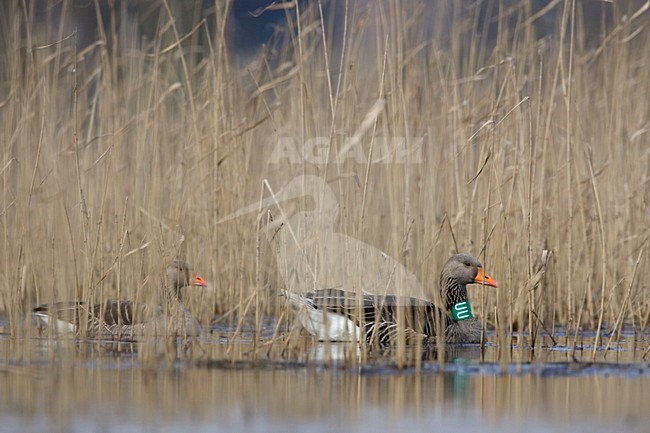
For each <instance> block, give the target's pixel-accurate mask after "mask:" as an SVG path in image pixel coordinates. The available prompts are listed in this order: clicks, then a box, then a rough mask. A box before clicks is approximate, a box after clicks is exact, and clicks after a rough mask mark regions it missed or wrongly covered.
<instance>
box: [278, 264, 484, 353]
mask: <svg viewBox="0 0 650 433" xmlns="http://www.w3.org/2000/svg"><path fill="white" fill-rule="evenodd" d="M440 283H441V289H440V290H441V299H442V300H443V301H444V302H445V304H446V305H445V309H444V310H441V309H440V308H438V307H437V306H436V305H435V304H434V303H433V302H430V301H426V300H422V299H418V298H414V297H405V296H392V295H387V296H381V295H370V294H356V293H354V292H350V291H346V290H344V289H342V288H330V289H320V290H316V291H314V292H309V293H305V294H297V293H291V292H285V296H286V297H287V299H288V301H289V303H290V304H291V305H292V306H293V307H294V308H295V309H297V311H298V320H299V321H300V323H301V325H302V326H303V328H304V329H305V330H306V331H307V332H308V333H310V334H311V335H313V336H315V337H317V338H318V339H319V340H323V341H324V340H330V341H354V340H357V339H359V338H365V339H366V340H367V341H369V342H372V341H378V342H380V343H385V342H387V341H390V339H391V338H393V337H394V336H396V335H397V334H398V333H403V334H404V335H406V336H407V337H409V336H412V337H415V336H418V337H422V338H424V339H431V338H435V337H437V336H441V335H442V334H444V338H445V341H446V342H447V343H476V342H479V341H480V338H481V323H480V322H479V321H478V319H476V318H474V317H473V315H472V312H471V307H470V305H469V300H468V297H467V287H466V286H467V285H468V284H484V285H486V286H492V287H497V283H496V281H495V280H494V279H493V278H492V277H490V276H489V275H487V274H485V273H484V272H483V266H482V265H481V263H480V262H479V261H478V260H477V259H476V258H474V257H473V256H471V255H469V254H456V255H454V256H452V257H451V258H450V259H449V260H448V261H447V263H446V264H445V266H444V267H443V270H442V272H441V276H440ZM439 326H441V327H443V328H444V331H443V330H441V331H442V332H439V330H438V327H439Z"/></svg>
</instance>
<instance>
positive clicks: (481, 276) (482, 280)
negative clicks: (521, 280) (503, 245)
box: [474, 268, 499, 287]
mask: <svg viewBox="0 0 650 433" xmlns="http://www.w3.org/2000/svg"><path fill="white" fill-rule="evenodd" d="M474 282H475V283H476V284H485V285H486V286H492V287H499V286H497V282H496V281H495V279H494V278H492V277H491V276H489V275H488V274H486V273H485V272H483V268H478V272H477V273H476V278H474Z"/></svg>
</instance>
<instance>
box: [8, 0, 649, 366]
mask: <svg viewBox="0 0 650 433" xmlns="http://www.w3.org/2000/svg"><path fill="white" fill-rule="evenodd" d="M218 3H219V2H218ZM570 6H571V2H561V5H559V6H558V8H561V10H562V11H563V12H562V13H559V14H558V20H559V21H558V23H557V28H556V31H555V32H554V36H553V37H549V38H546V39H544V40H538V39H536V38H535V34H534V27H533V26H534V21H535V20H534V19H533V18H531V17H530V15H528V12H527V11H526V10H525V9H526V8H513V9H509V10H508V13H503V14H502V15H500V18H499V20H498V26H496V27H495V28H498V30H497V32H496V35H495V37H494V38H493V39H490V41H488V39H487V38H484V37H483V34H482V33H481V32H480V31H479V29H478V28H477V27H476V25H477V24H475V23H477V22H478V19H476V20H474V19H473V18H477V17H473V18H472V13H473V12H472V11H471V10H469V11H465V12H464V14H465V15H462V16H461V15H458V14H457V12H455V11H452V10H445V13H444V14H443V13H440V10H438V11H437V12H436V14H435V16H433V17H431V16H430V15H429V14H428V12H427V11H426V10H425V11H420V12H421V13H418V14H409V13H405V12H404V11H405V10H407V9H408V7H404V8H405V9H404V10H403V9H402V7H401V6H397V5H369V6H368V9H367V10H364V11H362V12H359V11H358V10H357V9H355V8H352V7H351V9H350V10H349V11H348V13H347V14H346V15H345V17H343V16H336V17H334V20H339V21H341V20H344V18H345V19H346V20H344V22H345V23H346V25H347V28H346V31H345V32H337V33H334V32H332V31H331V30H330V27H329V26H328V25H327V22H328V19H329V17H324V18H323V17H321V16H320V15H319V8H318V7H307V8H306V9H305V7H304V6H303V7H302V8H301V9H300V10H297V9H294V10H291V11H290V13H289V15H290V16H291V18H290V22H291V25H290V26H289V28H288V29H285V30H283V31H281V32H280V33H278V35H277V37H276V38H275V39H274V41H273V43H272V44H271V45H270V46H269V48H268V49H266V50H264V51H263V52H262V53H261V54H260V55H259V57H258V58H256V59H255V62H253V63H251V64H249V65H247V66H246V67H245V68H239V67H237V66H236V65H235V63H236V62H234V61H233V60H232V58H233V57H232V53H229V52H228V41H227V38H226V37H225V36H224V32H223V31H218V30H219V29H222V28H223V26H222V24H221V23H223V22H224V20H225V18H226V13H227V7H226V4H225V2H224V3H223V4H222V3H219V4H218V5H217V6H216V9H215V11H214V14H215V16H214V17H212V18H211V19H214V20H215V22H216V23H218V25H217V26H216V28H217V31H216V32H215V33H214V35H213V37H212V38H211V39H210V40H204V42H203V44H202V47H203V49H204V54H203V56H201V57H197V56H196V55H195V54H193V53H194V52H193V51H192V47H193V44H196V43H197V41H198V40H199V39H203V35H204V34H205V32H206V30H207V27H205V26H200V25H199V26H198V27H195V28H194V32H193V33H188V35H187V37H185V35H183V34H180V33H179V32H178V29H176V28H175V27H173V26H170V25H169V24H171V23H172V22H173V21H172V20H171V17H170V15H168V9H166V8H164V7H161V8H160V9H159V10H158V11H157V12H158V13H159V14H160V19H161V23H162V24H161V25H160V27H159V29H158V30H156V33H155V38H154V39H153V40H151V41H146V40H143V41H142V42H139V41H138V38H135V37H134V38H129V37H128V35H131V34H137V29H135V28H131V27H130V26H131V25H132V24H130V23H129V21H128V20H123V22H122V28H120V29H119V31H116V27H110V28H107V29H105V30H103V31H99V35H98V41H97V43H94V44H90V45H88V46H86V47H80V46H78V45H77V44H76V39H75V35H74V34H73V35H72V36H71V37H68V34H66V31H65V30H64V26H61V27H54V26H52V25H51V24H45V25H43V24H42V23H37V22H36V21H34V20H33V19H32V18H31V15H30V14H29V13H23V12H25V11H22V9H21V8H22V6H17V8H18V9H19V10H20V11H19V12H20V13H18V14H17V15H16V19H9V18H6V17H5V18H2V19H3V26H4V27H3V28H4V29H5V32H4V33H5V34H7V35H8V37H7V38H5V39H4V41H3V42H2V43H3V44H4V46H3V51H4V52H6V53H8V54H7V56H6V57H5V61H4V62H3V64H2V66H1V69H0V77H1V78H2V82H3V83H4V84H3V86H2V91H1V92H2V93H1V94H2V98H1V101H0V116H1V118H0V119H1V120H0V122H1V124H2V125H3V128H2V129H1V130H0V136H1V140H0V141H1V142H2V143H4V147H3V153H2V158H1V161H0V176H1V178H2V188H1V189H0V190H1V192H0V194H1V197H2V199H1V200H0V203H1V205H0V225H1V227H2V234H3V235H2V247H1V248H0V260H1V263H2V279H1V286H0V310H1V311H2V312H3V313H4V314H6V315H7V317H8V327H7V332H8V333H10V334H12V335H18V336H21V335H29V334H30V332H31V331H30V330H29V329H31V328H30V327H29V326H24V325H29V321H28V320H27V317H28V313H29V310H30V309H31V307H33V306H34V305H36V304H37V303H40V302H50V301H52V300H67V299H81V300H85V301H92V302H97V301H99V300H102V299H106V298H122V299H134V300H138V301H141V300H147V299H149V298H151V297H153V296H154V293H157V288H158V283H159V281H158V279H157V277H156V275H157V273H158V272H159V269H160V267H161V266H162V264H163V263H166V262H167V261H168V260H169V258H171V257H174V256H178V255H180V256H184V257H187V258H188V259H189V260H190V261H191V262H192V263H193V264H194V266H195V268H196V269H197V270H198V271H200V272H201V274H203V275H205V276H207V277H209V279H211V280H212V281H213V282H214V284H215V288H214V289H215V290H214V291H206V290H201V291H193V292H189V293H187V298H188V304H189V306H190V307H191V308H192V309H193V311H194V312H195V314H196V315H198V317H199V318H200V319H201V321H202V323H203V324H205V325H208V324H209V323H210V320H211V319H212V317H213V315H214V313H215V312H232V314H230V315H229V316H228V317H227V318H225V319H224V320H225V322H227V323H229V324H232V325H233V326H236V322H235V320H234V319H235V318H236V317H238V316H244V315H245V316H247V317H251V318H254V319H258V320H257V322H256V323H258V325H257V326H256V330H255V332H256V333H257V335H259V334H260V333H261V331H262V324H261V323H262V322H261V318H263V317H267V316H275V317H278V318H279V322H278V323H282V326H281V327H278V328H277V330H276V332H274V335H273V336H272V337H270V338H268V337H267V338H265V339H262V340H260V342H259V344H258V346H256V349H255V351H254V353H255V354H256V356H259V355H260V354H263V353H265V352H266V351H267V350H268V347H269V345H272V346H275V345H276V344H279V345H284V346H285V348H286V349H291V348H295V347H300V344H301V342H300V339H299V338H297V337H295V336H296V335H297V331H294V333H291V334H285V333H282V332H281V331H280V330H281V329H284V327H285V326H286V325H287V324H288V325H291V324H292V323H293V315H292V313H291V312H290V311H289V309H288V308H287V306H286V305H285V304H284V303H283V302H282V300H281V299H279V298H278V296H277V293H278V290H277V289H278V288H282V287H284V281H283V279H282V278H281V275H282V272H279V271H278V269H277V267H278V266H279V264H278V262H277V260H276V259H275V257H274V254H273V252H274V250H273V244H272V243H271V244H268V243H266V238H265V236H262V234H261V232H262V226H263V225H264V222H263V221H262V219H263V218H262V217H259V218H258V219H257V220H256V219H255V213H253V215H249V216H242V217H240V218H237V219H233V220H230V221H227V222H224V223H221V224H217V222H218V221H220V220H221V219H222V218H223V217H224V216H226V215H228V214H230V213H232V212H235V211H237V210H238V209H240V208H241V207H242V206H245V205H247V204H249V203H251V202H253V201H255V200H257V199H259V198H260V197H262V198H265V197H268V195H269V191H268V190H267V189H265V188H264V187H263V182H262V179H268V182H269V185H271V186H272V187H274V188H278V187H279V186H280V185H283V184H285V183H286V182H288V181H290V180H291V179H294V178H295V177H297V176H298V175H304V174H313V175H316V176H319V177H321V178H323V179H326V180H328V181H330V182H329V183H328V185H329V186H330V187H331V188H332V190H333V191H334V192H335V194H336V196H337V197H336V199H337V201H338V207H339V208H338V219H337V220H336V222H335V226H334V228H333V229H334V230H335V231H336V232H338V233H343V234H345V235H346V236H349V237H353V238H356V239H360V240H363V242H365V243H367V244H370V245H372V246H374V247H376V248H378V249H380V250H383V251H385V252H386V253H387V254H388V255H390V256H391V257H394V258H396V259H398V260H399V261H400V263H402V264H404V266H406V268H407V269H408V270H409V271H410V272H412V273H413V274H415V275H416V276H417V278H418V280H419V281H420V282H421V284H422V286H423V287H424V288H425V289H426V290H427V293H428V294H429V296H430V297H431V299H434V300H435V299H436V298H437V296H438V295H437V291H438V287H437V284H438V272H439V270H440V268H441V266H442V265H443V263H444V261H445V260H446V259H447V257H448V256H449V255H450V253H451V252H454V251H468V252H472V253H474V254H475V255H477V256H478V257H479V258H480V259H481V261H482V262H483V263H484V265H485V266H486V269H489V271H490V273H491V274H492V275H493V276H494V277H495V278H496V279H497V280H498V281H499V283H500V288H499V289H497V290H481V289H474V290H471V291H470V297H471V300H472V304H473V309H474V312H475V314H476V315H477V316H479V317H480V318H481V319H482V321H483V323H484V324H485V325H486V327H488V329H492V328H494V329H495V330H496V333H497V336H498V338H499V341H500V342H501V343H502V344H504V345H506V344H508V343H509V341H510V337H509V336H508V335H507V334H508V333H510V332H515V331H523V332H519V333H518V334H516V335H518V336H517V337H516V338H515V342H516V343H518V344H520V345H523V344H530V342H531V340H532V341H534V340H535V336H536V335H537V334H538V333H540V332H544V330H548V331H549V332H551V333H552V332H554V331H553V330H554V329H555V328H556V327H562V328H564V329H566V330H567V331H568V332H567V335H568V337H566V339H565V340H564V341H562V343H563V344H567V345H570V344H571V342H573V341H575V338H576V337H574V336H576V335H577V334H578V333H579V331H580V330H582V329H592V330H594V329H607V330H611V331H613V332H614V334H612V335H615V337H614V338H618V337H616V336H620V330H621V329H622V326H624V325H628V326H630V325H631V326H633V327H634V329H637V330H643V329H646V327H647V322H648V317H650V314H649V311H650V297H649V296H648V293H649V291H648V290H647V287H648V286H647V283H646V282H645V281H644V280H643V279H642V278H641V277H640V275H639V273H638V272H636V269H637V268H638V269H647V268H648V267H649V264H650V262H649V260H650V259H649V258H648V254H647V252H646V251H647V240H648V236H649V235H650V232H649V231H648V227H650V219H649V218H650V216H649V215H650V211H649V210H648V200H649V199H650V195H649V193H648V191H649V190H650V188H649V187H648V179H649V176H650V159H649V158H650V155H649V154H648V146H647V137H648V131H647V130H648V111H649V109H648V98H647V95H648V94H650V89H649V88H648V86H650V77H649V76H648V71H650V65H649V64H648V63H649V62H650V60H649V54H650V52H649V50H650V48H649V47H650V43H649V42H650V41H649V38H650V34H649V32H648V29H647V28H645V27H643V26H642V25H641V23H640V21H641V20H642V19H644V18H643V17H646V15H647V14H646V13H643V12H640V13H639V14H636V15H635V13H634V11H632V12H631V13H629V14H628V19H627V20H623V19H622V15H621V14H622V12H621V11H617V12H614V18H615V19H614V23H615V24H614V27H613V28H609V29H606V30H603V34H602V37H601V38H600V39H598V40H597V42H596V43H595V45H593V39H592V40H591V41H589V42H590V43H591V44H592V45H587V43H586V41H585V39H584V36H585V32H584V27H583V26H584V24H583V23H582V21H581V20H580V15H579V14H578V13H577V12H576V11H574V10H572V9H571V7H570ZM409 7H410V6H409ZM442 9H445V8H444V7H442ZM450 9H453V8H451V7H450ZM27 12H28V11H27ZM619 12H620V14H619ZM476 13H478V12H476ZM296 14H300V17H299V19H296V17H295V15H296ZM617 14H618V15H617ZM26 17H27V18H26ZM442 17H445V20H447V19H449V20H451V21H450V22H448V25H445V26H439V27H438V26H436V25H434V24H436V23H440V21H441V20H442V19H443V18H442ZM321 18H323V19H322V20H321ZM107 19H108V20H109V21H110V20H111V19H113V20H114V19H115V17H114V16H112V17H108V18H107ZM26 20H27V21H26ZM432 23H433V24H432ZM438 28H446V29H449V32H450V33H449V34H447V35H443V34H441V33H439V32H438V31H437V30H436V29H438ZM319 137H320V138H319ZM323 137H324V140H323V139H322V138H323ZM314 138H319V139H318V140H314ZM310 140H311V141H310ZM278 143H283V146H284V147H282V146H280V147H278ZM323 143H325V144H323ZM417 145H421V146H420V147H418V146H417ZM287 146H288V147H287ZM391 146H393V147H391ZM395 146H397V147H395ZM400 146H401V147H400ZM278 149H279V150H278ZM305 149H307V150H309V151H310V152H312V153H311V154H304V153H303V152H304V151H305ZM391 151H395V152H393V153H391ZM311 205H313V204H310V202H309V201H308V200H304V199H301V198H296V199H294V201H293V202H292V203H291V204H290V205H288V207H287V208H284V209H283V211H285V210H286V211H287V212H293V213H294V214H295V213H297V212H300V211H301V210H304V209H305V208H306V207H307V208H308V207H309V206H311ZM292 206H293V208H295V209H293V210H291V208H292ZM273 212H276V214H275V215H277V209H272V210H271V213H273ZM290 216H291V215H288V217H290ZM267 217H268V216H267ZM285 229H286V227H285ZM543 250H552V251H553V256H552V259H551V260H550V262H549V263H548V264H547V266H546V267H545V273H544V274H543V275H542V276H541V277H540V278H539V279H536V278H537V277H536V272H537V271H538V270H539V269H540V268H539V265H538V264H536V261H537V260H538V258H539V257H540V256H541V255H542V251H543ZM341 259H342V260H346V261H347V262H348V263H350V264H351V265H352V266H354V263H355V257H354V254H353V253H350V252H345V251H342V252H341ZM319 272H327V269H324V270H319ZM360 275H363V274H362V273H360ZM289 327H290V326H289ZM294 337H295V338H294ZM562 338H564V337H562ZM292 339H297V340H296V341H297V342H293V341H292ZM229 341H230V343H229V344H231V345H235V344H236V342H234V341H232V340H229ZM606 343H607V344H611V341H608V342H606ZM403 350H405V349H404V348H403V347H402V346H400V345H398V347H397V352H396V354H395V355H394V356H395V357H397V358H399V357H401V356H403ZM145 352H146V351H145ZM365 356H367V354H365V353H364V354H362V356H361V359H362V360H363V359H365V358H364V357H365ZM508 356H509V355H508V353H507V352H505V353H504V357H505V359H509V358H508Z"/></svg>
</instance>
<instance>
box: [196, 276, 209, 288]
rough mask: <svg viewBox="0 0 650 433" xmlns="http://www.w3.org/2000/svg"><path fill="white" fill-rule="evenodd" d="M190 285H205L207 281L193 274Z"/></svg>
mask: <svg viewBox="0 0 650 433" xmlns="http://www.w3.org/2000/svg"><path fill="white" fill-rule="evenodd" d="M192 285H193V286H201V287H207V286H208V282H207V281H205V280H204V279H203V277H201V276H200V275H194V278H193V279H192Z"/></svg>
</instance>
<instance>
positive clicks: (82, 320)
mask: <svg viewBox="0 0 650 433" xmlns="http://www.w3.org/2000/svg"><path fill="white" fill-rule="evenodd" d="M187 286H202V287H205V286H207V282H206V281H205V280H204V279H203V278H202V277H201V276H199V275H196V274H194V275H193V276H190V267H189V265H188V264H187V263H186V262H184V261H182V260H174V261H173V262H172V263H171V264H170V265H169V266H168V267H167V269H166V271H165V277H164V296H163V297H164V298H165V300H166V307H167V309H166V311H165V310H164V309H163V306H161V305H155V306H149V305H146V304H144V303H139V302H133V301H127V300H107V301H105V302H103V303H98V304H88V303H86V302H81V301H63V302H55V303H52V304H43V305H39V306H38V307H36V308H34V309H33V310H32V315H33V316H34V318H35V319H36V322H37V324H38V326H39V328H48V327H51V328H52V332H54V333H56V334H61V333H63V334H65V333H79V332H81V331H82V327H84V326H85V332H86V333H87V335H89V336H92V337H100V338H115V337H119V338H120V339H133V338H135V337H137V336H141V335H143V334H144V333H145V331H147V332H151V333H152V334H154V335H161V334H165V333H167V332H171V333H176V334H182V335H197V334H198V333H199V332H200V326H199V323H198V321H197V320H196V319H194V318H193V317H192V315H191V314H190V312H189V311H187V310H186V309H185V308H184V307H183V302H182V289H183V288H185V287H187ZM149 318H152V320H147V319H149Z"/></svg>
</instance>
